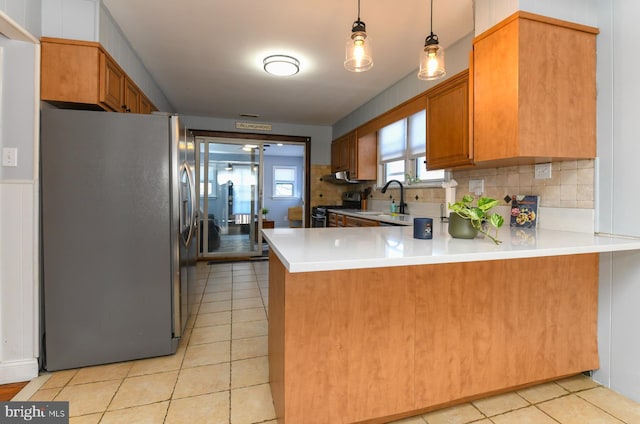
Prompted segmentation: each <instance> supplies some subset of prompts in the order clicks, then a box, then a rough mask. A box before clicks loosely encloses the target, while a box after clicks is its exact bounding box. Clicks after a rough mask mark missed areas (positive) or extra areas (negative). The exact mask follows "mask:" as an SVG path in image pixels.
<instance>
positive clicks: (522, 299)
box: [416, 254, 598, 406]
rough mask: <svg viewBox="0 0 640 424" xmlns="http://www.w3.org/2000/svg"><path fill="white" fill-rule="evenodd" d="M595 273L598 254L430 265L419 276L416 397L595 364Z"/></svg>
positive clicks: (460, 392)
mask: <svg viewBox="0 0 640 424" xmlns="http://www.w3.org/2000/svg"><path fill="white" fill-rule="evenodd" d="M597 276H598V255H597V254H588V255H572V256H552V257H543V258H528V259H518V260H502V261H486V262H466V263H459V264H442V265H433V268H432V272H430V273H429V278H428V279H423V280H422V281H419V282H417V286H416V358H420V360H416V376H425V377H426V376H428V378H424V379H420V378H418V379H416V393H417V395H416V396H417V399H416V402H417V405H416V406H419V405H438V404H443V403H447V402H450V401H451V400H452V399H464V398H467V397H474V396H478V395H479V394H482V393H491V392H495V391H503V390H505V389H507V388H510V387H518V386H523V385H528V384H532V383H535V382H539V381H544V380H549V379H553V378H557V377H561V376H565V375H571V374H577V373H580V372H582V371H585V370H591V369H596V368H598V348H597V339H596V334H597V296H598V279H597Z"/></svg>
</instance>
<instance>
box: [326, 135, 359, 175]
mask: <svg viewBox="0 0 640 424" xmlns="http://www.w3.org/2000/svg"><path fill="white" fill-rule="evenodd" d="M354 138H355V131H352V132H351V133H349V134H346V135H343V136H342V137H340V138H338V139H336V140H334V141H333V142H332V143H331V172H338V171H349V170H350V168H349V165H350V163H351V150H352V149H353V147H352V144H353V139H354Z"/></svg>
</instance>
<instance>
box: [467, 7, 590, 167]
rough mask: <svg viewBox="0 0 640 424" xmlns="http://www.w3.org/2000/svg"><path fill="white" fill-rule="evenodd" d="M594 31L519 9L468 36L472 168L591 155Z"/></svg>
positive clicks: (588, 156) (587, 156)
mask: <svg viewBox="0 0 640 424" xmlns="http://www.w3.org/2000/svg"><path fill="white" fill-rule="evenodd" d="M597 33H598V30H597V29H596V28H592V27H587V26H583V25H577V24H573V23H569V22H564V21H560V20H557V19H552V18H547V17H544V16H539V15H534V14H531V13H526V12H517V13H515V14H513V15H511V16H510V17H508V18H507V19H505V20H504V21H502V22H500V23H499V24H497V25H496V26H494V27H493V28H491V29H489V30H488V31H486V32H484V33H482V34H481V35H479V36H478V37H476V38H475V39H474V42H473V66H472V68H473V139H474V152H473V154H474V160H475V162H476V164H482V163H484V164H487V165H491V164H492V162H495V161H499V163H500V164H505V163H508V162H513V163H533V162H536V161H540V160H541V159H545V160H566V159H577V158H594V157H595V156H596V79H595V72H596V34H597Z"/></svg>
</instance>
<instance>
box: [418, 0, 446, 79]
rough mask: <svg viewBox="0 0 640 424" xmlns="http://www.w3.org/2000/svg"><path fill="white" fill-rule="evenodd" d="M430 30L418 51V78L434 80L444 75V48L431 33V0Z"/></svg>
mask: <svg viewBox="0 0 640 424" xmlns="http://www.w3.org/2000/svg"><path fill="white" fill-rule="evenodd" d="M430 18H431V28H430V29H429V31H430V32H431V33H430V34H429V35H428V36H427V38H426V39H425V40H424V49H423V50H422V52H420V70H419V71H418V78H420V79H421V80H434V79H438V78H442V77H444V76H445V74H446V71H445V69H444V49H443V48H442V47H441V46H440V44H439V42H438V36H437V35H435V34H434V33H433V0H431V16H430Z"/></svg>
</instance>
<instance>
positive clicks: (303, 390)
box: [263, 223, 640, 424]
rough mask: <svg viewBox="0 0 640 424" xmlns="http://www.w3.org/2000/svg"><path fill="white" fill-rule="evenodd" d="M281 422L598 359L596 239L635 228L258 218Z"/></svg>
mask: <svg viewBox="0 0 640 424" xmlns="http://www.w3.org/2000/svg"><path fill="white" fill-rule="evenodd" d="M263 232H264V235H265V238H266V240H267V241H268V243H269V245H270V258H269V259H270V264H269V282H270V283H269V284H270V287H269V372H270V384H271V390H272V394H273V399H274V403H275V407H276V414H277V416H278V420H279V421H278V422H279V423H285V424H291V423H296V424H308V423H359V422H367V423H384V422H388V421H390V420H393V419H399V418H402V417H407V416H411V415H415V414H418V413H421V412H425V411H428V410H431V409H436V408H440V407H444V406H447V405H451V404H454V403H459V402H463V401H468V400H470V399H474V398H479V397H484V396H488V395H491V394H496V393H500V392H502V391H506V390H512V389H514V388H518V387H524V386H528V385H532V384H536V383H539V382H543V381H548V380H554V379H557V378H560V377H564V376H568V375H572V374H577V373H580V372H582V371H586V370H591V369H595V368H598V351H597V340H596V337H597V330H596V321H597V296H598V253H599V252H608V251H619V250H635V249H640V240H637V239H624V238H614V237H606V236H594V235H593V234H585V233H574V232H562V231H549V230H546V231H545V230H537V231H530V232H526V231H522V230H517V231H515V230H511V231H510V229H509V228H503V229H501V231H500V238H501V239H502V240H503V243H502V244H501V245H499V246H496V245H494V244H493V243H491V242H490V241H489V240H480V239H475V240H460V239H452V238H450V237H449V236H448V234H447V232H446V224H442V223H435V224H434V238H433V240H416V239H413V233H412V228H411V227H379V228H328V229H321V228H312V229H274V230H264V231H263Z"/></svg>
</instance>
